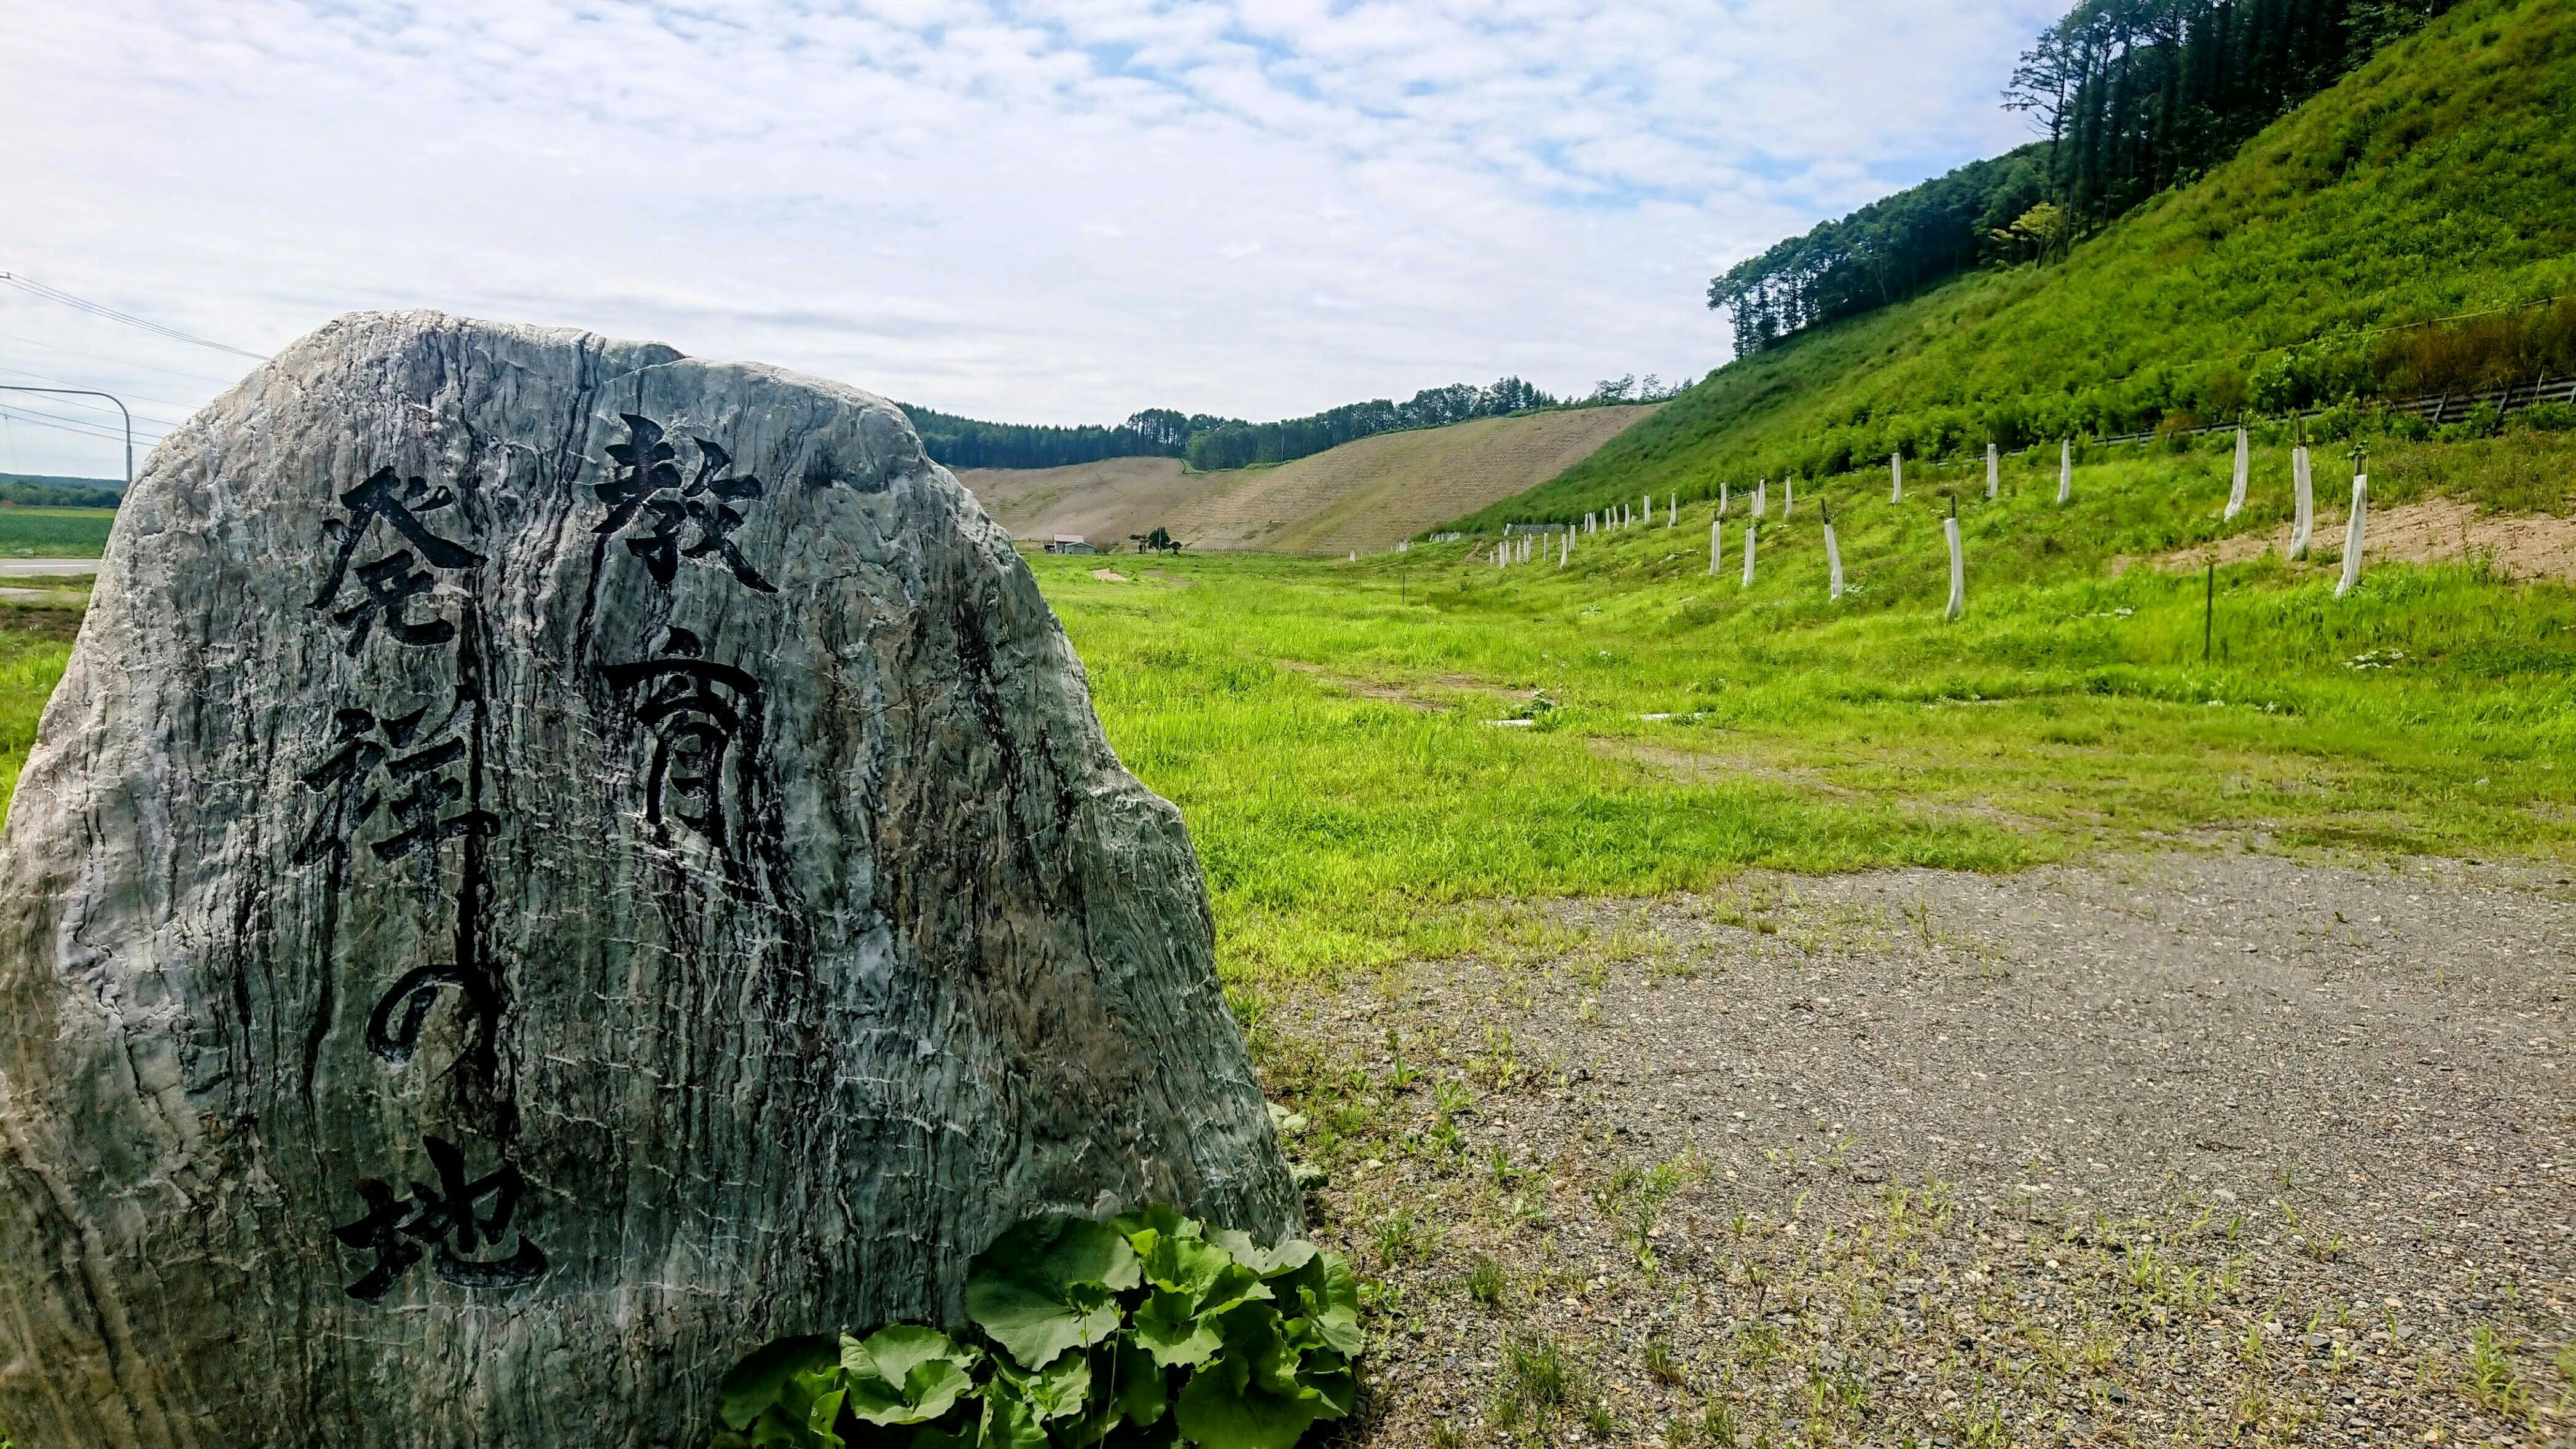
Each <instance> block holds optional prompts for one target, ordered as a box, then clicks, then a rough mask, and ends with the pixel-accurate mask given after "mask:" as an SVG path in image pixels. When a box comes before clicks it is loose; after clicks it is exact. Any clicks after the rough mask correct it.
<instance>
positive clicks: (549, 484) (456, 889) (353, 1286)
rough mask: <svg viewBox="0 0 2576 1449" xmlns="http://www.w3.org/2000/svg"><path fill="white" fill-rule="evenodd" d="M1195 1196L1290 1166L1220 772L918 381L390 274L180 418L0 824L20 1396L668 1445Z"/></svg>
mask: <svg viewBox="0 0 2576 1449" xmlns="http://www.w3.org/2000/svg"><path fill="white" fill-rule="evenodd" d="M1149 1200H1167V1201H1174V1202H1177V1203H1179V1204H1181V1205H1182V1206H1184V1207H1185V1208H1188V1209H1189V1210H1191V1211H1194V1212H1196V1213H1199V1214H1202V1215H1205V1216H1208V1217H1211V1218H1214V1219H1217V1220H1220V1221H1225V1222H1228V1223H1234V1224H1240V1225H1242V1226H1244V1227H1247V1228H1250V1229H1252V1230H1254V1231H1256V1232H1257V1233H1265V1234H1266V1233H1276V1232H1278V1231H1281V1230H1284V1229H1288V1228H1291V1227H1294V1226H1295V1225H1296V1220H1297V1217H1298V1212H1297V1202H1296V1197H1295V1193H1294V1190H1293V1188H1292V1186H1291V1184H1290V1181H1289V1178H1288V1176H1287V1173H1286V1170H1285V1166H1284V1164H1283V1162H1282V1161H1281V1159H1280V1157H1279V1155H1278V1149H1277V1145H1276V1142H1275V1140H1274V1139H1273V1137H1272V1136H1271V1133H1270V1129H1269V1125H1268V1118H1267V1113H1266V1111H1265V1110H1264V1108H1263V1106H1262V1103H1261V1100H1260V1096H1259V1093H1258V1090H1257V1088H1256V1086H1255V1084H1254V1082H1253V1079H1252V1076H1251V1072H1250V1068H1249V1065H1248V1063H1247V1061H1246V1059H1245V1056H1244V1052H1243V1048H1242V1044H1241V1040H1240V1038H1239V1037H1238V1036H1237V1035H1236V1034H1235V1031H1234V1028H1233V1026H1232V1024H1231V1021H1230V1019H1229V1018H1228V1017H1227V1015H1226V1013H1225V1009H1224V1005H1223V1002H1222V999H1221V997H1220V995H1219V993H1218V991H1217V987H1216V982H1215V979H1214V975H1213V969H1212V961H1211V944H1210V928H1209V922H1208V918H1207V914H1206V907H1205V903H1204V894H1203V891H1202V888H1201V886H1200V884H1199V879H1198V875H1197V870H1196V866H1195V863H1194V861H1193V859H1192V856H1191V853H1190V850H1189V844H1188V840H1187V838H1186V836H1185V834H1184V833H1183V831H1182V828H1181V825H1180V822H1179V819H1178V816H1177V815H1176V814H1175V813H1174V812H1173V811H1172V809H1171V808H1170V807H1169V806H1168V805H1166V804H1164V803H1163V802H1161V801H1159V800H1156V799H1155V798H1154V797H1152V796H1151V795H1150V794H1148V793H1147V792H1146V791H1145V790H1144V789H1143V788H1142V787H1141V786H1139V785H1138V784H1137V783H1136V782H1135V781H1134V780H1133V779H1132V778H1130V777H1129V776H1128V775H1127V774H1126V773H1125V771H1124V770H1122V769H1121V768H1120V767H1119V765H1118V763H1117V761H1116V759H1115V758H1114V757H1113V756H1112V755H1111V754H1110V752H1109V749H1108V746H1107V744H1106V742H1105V741H1104V739H1103V738H1102V736H1101V734H1100V731H1099V727H1098V725H1097V723H1096V722H1095V721H1094V720H1093V718H1092V716H1091V712H1090V706H1089V700H1088V696H1087V693H1086V691H1085V688H1084V684H1083V679H1082V674H1081V670H1080V666H1079V665H1078V664H1077V663H1076V662H1075V660H1074V658H1073V656H1072V653H1071V651H1070V650H1069V649H1068V647H1067V646H1066V644H1065V642H1064V638H1063V636H1062V634H1061V632H1060V631H1059V630H1058V629H1057V627H1056V625H1055V622H1054V619H1053V617H1052V615H1051V614H1049V613H1048V611H1047V609H1046V607H1045V605H1044V603H1043V602H1042V601H1041V600H1040V599H1039V598H1038V596H1037V594H1036V591H1035V589H1034V587H1033V585H1032V583H1031V581H1030V579H1029V577H1028V574H1027V572H1026V570H1025V569H1024V568H1022V567H1021V565H1020V564H1019V562H1018V559H1017V557H1016V555H1015V554H1013V552H1012V551H1011V549H1010V545H1009V540H1008V538H1007V536H1006V535H1005V534H1004V533H1003V532H1002V531H1001V530H1000V529H998V528H996V527H995V526H993V525H992V524H991V523H990V521H989V520H987V519H986V518H985V517H984V516H983V514H982V512H981V511H980V510H979V509H978V508H977V507H976V505H975V503H974V501H973V500H972V499H971V498H969V497H968V496H967V495H965V494H964V493H963V492H962V491H960V490H959V489H958V488H957V486H956V484H955V483H954V481H953V480H951V479H950V478H949V477H948V476H947V474H946V473H944V472H943V471H941V470H940V469H938V468H937V467H936V466H935V465H933V464H931V463H930V462H929V461H928V460H927V459H926V458H925V457H924V456H923V454H922V452H921V449H920V444H919V440H918V439H917V437H915V435H914V434H913V432H912V431H911V429H910V427H909V426H908V425H907V424H906V423H905V422H904V420H903V418H902V416H901V414H900V413H899V412H897V411H896V410H895V409H893V408H892V407H891V406H890V405H888V404H886V403H884V402H883V401H881V400H879V399H877V398H874V397H872V396H870V395H868V394H865V393H860V392H856V391H853V390H850V389H846V388H841V387H837V386H834V385H831V384H827V383H821V382H816V381H813V380H811V379H806V378H800V377H796V376H793V375H791V374H787V373H782V372H778V371H775V370H771V369H766V368H759V367H748V366H736V365H725V364H711V363H703V362H698V361H693V360H690V359H686V358H682V357H680V356H679V355H677V354H675V353H673V352H671V351H670V350H669V349H667V348H661V347H656V346H648V345H637V344H625V343H614V342H608V341H604V340H602V339H599V338H596V337H591V336H587V335H584V334H577V333H563V332H542V331H536V330H532V329H525V328H515V327H502V326H492V325H488V324H480V323H473V322H466V321H461V320H458V319H453V318H448V317H442V316H438V315H436V314H427V313H417V314H399V315H379V314H371V315H361V316H356V317H351V318H347V319H344V320H342V321H340V322H337V323H334V324H333V325H332V326H330V327H327V328H325V329H323V330H322V331H321V332H319V333H316V334H315V335H313V336H312V337H309V338H307V339H305V340H304V341H302V342H300V343H298V344H296V345H295V346H294V347H292V348H290V349H288V350H287V351H286V352H285V353H284V354H281V356H280V357H279V358H278V359H277V360H276V361H275V362H273V363H271V364H269V365H267V366H265V367H263V368H261V369H260V370H259V371H258V372H255V373H254V374H253V375H252V376H251V377H250V378H248V379H246V380H245V381H244V382H243V383H242V384H241V385H240V386H239V387H237V388H236V389H235V390H234V391H233V392H231V393H230V394H228V395H227V396H225V397H224V398H222V399H220V400H219V401H217V402H216V403H215V404H213V405H212V406H211V407H209V408H208V409H207V410H206V411H205V412H204V413H202V414H200V415H199V416H198V417H197V418H195V419H193V420H192V421H191V422H190V423H188V424H187V425H186V426H185V427H183V428H181V429H179V430H177V431H176V432H174V433H173V434H171V436H170V437H169V439H168V440H167V441H165V442H164V443H163V445H162V446H161V448H160V449H159V450H158V451H157V452H156V453H155V455H154V457H153V459H152V461H151V463H150V465H149V466H148V467H147V468H146V469H145V471H144V475H143V477H142V478H141V480H140V481H139V482H138V484H137V485H136V487H135V489H134V490H133V492H132V494H131V495H130V497H129V500H128V502H127V503H126V505H125V507H124V508H123V510H122V511H121V513H120V517H119V522H118V530H117V534H116V537H115V539H114V540H113V542H112V543H111V546H110V550H109V556H108V559H107V561H106V566H105V569H104V572H103V574H102V577H101V581H100V585H99V589H98V592H97V601H96V604H95V606H94V608H93V610H92V613H91V616H90V618H89V620H88V623H87V625H86V626H85V629H84V632H83V634H82V637H81V640H80V643H79V645H78V647H77V648H76V650H75V652H74V656H73V660H72V663H71V666H70V669H69V672H68V673H67V674H66V675H65V678H64V681H63V683H62V686H61V687H60V689H59V690H58V692H57V694H56V696H55V698H54V700H53V702H52V704H51V705H50V707H49V708H48V710H47V713H46V716H45V719H44V722H43V725H42V727H41V732H40V737H39V740H38V743H37V746H36V749H35V751H34V753H33V755H32V756H31V758H30V761H29V764H28V766H27V769H26V771H25V774H24V776H23V777H22V780H21V783H20V785H19V788H18V793H17V796H16V799H15V801H14V802H13V804H12V806H11V811H10V818H9V821H8V825H7V831H6V834H5V836H0V1424H6V1425H7V1426H8V1429H9V1432H10V1433H11V1434H12V1435H13V1436H15V1442H16V1444H17V1445H18V1449H72V1446H79V1449H91V1446H153V1449H158V1446H210V1449H211V1446H217V1445H237V1444H253V1443H256V1444H279V1445H285V1444H298V1445H302V1444H334V1445H337V1444H367V1445H394V1446H401V1445H419V1446H435V1449H452V1446H456V1445H464V1444H531V1445H533V1444H601V1445H609V1444H615V1445H638V1446H641V1445H658V1444H671V1445H678V1444H682V1443H686V1442H689V1440H690V1439H691V1437H692V1434H693V1432H694V1430H695V1429H696V1428H697V1427H699V1426H701V1425H703V1424H704V1423H705V1422H706V1421H707V1412H708V1409H709V1406H710V1399H709V1395H710V1393H711V1391H712V1384H713V1381H714V1378H715V1376H716V1375H717V1374H718V1373H720V1372H721V1371H722V1369H723V1367H724V1366H725V1365H727V1364H729V1363H731V1362H732V1361H733V1360H734V1359H735V1357H737V1356H738V1355H739V1354H740V1353H741V1352H742V1351H743V1350H744V1349H746V1348H748V1347H750V1346H752V1345H755V1344H758V1343H761V1342H764V1341H767V1340H769V1339H772V1338H775V1337H778V1336H781V1335H784V1334H789V1333H799V1332H811V1331H818V1330H823V1329H828V1328H831V1327H834V1326H837V1325H841V1324H846V1323H858V1322H879V1321H889V1320H895V1319H914V1320H923V1319H926V1320H932V1321H937V1320H940V1319H943V1318H947V1317H950V1316H951V1315H953V1313H954V1312H955V1311H956V1307H957V1297H956V1295H957V1292H958V1288H959V1276H958V1275H959V1273H960V1272H961V1271H962V1267H963V1265H964V1263H965V1262H966V1261H967V1259H968V1258H970V1257H971V1256H972V1255H973V1254H974V1253H975V1252H976V1251H977V1250H978V1249H980V1248H981V1247H983V1246H984V1244H985V1243H986V1241H988V1240H989V1239H990V1237H991V1236H992V1235H993V1234H994V1233H995V1232H997V1231H999V1230H1000V1229H1001V1228H1002V1227H1004V1226H1006V1225H1008V1224H1009V1223H1012V1222H1015V1221H1018V1220H1020V1219H1022V1218H1025V1217H1028V1216H1031V1215H1033V1214H1035V1213H1039V1212H1043V1211H1050V1210H1053V1211H1076V1212H1091V1211H1101V1210H1108V1209H1111V1208H1115V1207H1123V1206H1127V1205H1133V1204H1138V1203H1143V1202H1146V1201H1149Z"/></svg>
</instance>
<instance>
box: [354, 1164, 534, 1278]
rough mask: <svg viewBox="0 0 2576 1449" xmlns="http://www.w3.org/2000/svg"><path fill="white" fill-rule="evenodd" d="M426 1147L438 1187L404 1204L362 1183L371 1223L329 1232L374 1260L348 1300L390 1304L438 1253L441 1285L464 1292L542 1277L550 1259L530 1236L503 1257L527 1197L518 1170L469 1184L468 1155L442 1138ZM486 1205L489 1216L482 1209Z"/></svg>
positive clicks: (419, 1188) (416, 1190)
mask: <svg viewBox="0 0 2576 1449" xmlns="http://www.w3.org/2000/svg"><path fill="white" fill-rule="evenodd" d="M422 1144H423V1145H424V1146H425V1147H427V1148H428V1150H429V1162H430V1167H431V1169H432V1171H433V1172H434V1173H435V1174H436V1175H437V1178H438V1181H437V1182H436V1183H435V1184H431V1183H425V1182H417V1181H415V1182H414V1183H412V1185H411V1191H412V1195H411V1197H410V1199H408V1200H405V1199H401V1198H397V1197H396V1196H394V1190H393V1189H392V1188H391V1187H389V1186H387V1185H386V1184H385V1183H383V1182H381V1181H379V1180H377V1179H375V1178H372V1177H370V1178H361V1179H359V1181H358V1183H357V1188H358V1195H359V1196H360V1197H362V1198H364V1199H365V1200H366V1204H367V1211H366V1213H365V1215H364V1216H362V1217H360V1218H359V1219H358V1220H357V1221H356V1222H353V1223H346V1224H343V1225H342V1226H339V1227H336V1228H333V1229H332V1230H331V1236H333V1237H335V1238H337V1239H339V1240H340V1242H341V1243H342V1244H344V1245H345V1246H347V1247H351V1248H355V1249H358V1250H359V1251H361V1252H365V1253H371V1254H373V1255H374V1256H375V1261H374V1262H373V1263H372V1264H370V1265H369V1266H368V1268H367V1271H366V1272H365V1273H363V1274H361V1275H360V1276H359V1278H358V1280H357V1281H356V1282H354V1283H351V1284H349V1285H348V1289H347V1292H348V1294H349V1296H350V1297H352V1298H356V1299H359V1300H361V1301H363V1302H369V1303H372V1302H374V1301H376V1300H377V1299H380V1298H382V1297H384V1296H385V1295H386V1294H387V1293H389V1292H391V1291H392V1290H393V1287H394V1285H395V1284H396V1283H399V1282H401V1281H402V1279H403V1277H404V1275H406V1274H408V1273H409V1272H410V1271H411V1270H412V1268H413V1267H414V1266H415V1265H417V1264H418V1263H419V1262H420V1260H421V1259H422V1257H424V1256H426V1255H427V1254H428V1252H429V1251H430V1250H431V1249H434V1250H435V1253H436V1258H435V1260H434V1261H433V1262H432V1264H431V1268H432V1270H433V1271H434V1272H436V1273H437V1274H438V1277H439V1279H440V1281H442V1282H446V1283H450V1284H453V1285H455V1286H457V1287H459V1288H467V1289H506V1288H519V1287H524V1286H526V1285H527V1284H530V1283H534V1282H536V1281H537V1280H538V1279H539V1278H542V1277H544V1276H545V1274H546V1268H547V1262H546V1255H545V1252H544V1250H543V1249H540V1248H539V1247H538V1246H537V1245H536V1244H535V1243H533V1242H531V1241H529V1240H528V1237H527V1235H526V1234H524V1233H520V1234H517V1235H516V1236H517V1238H518V1247H517V1248H516V1249H515V1250H514V1251H512V1252H510V1253H509V1254H507V1255H503V1254H501V1252H500V1249H501V1246H502V1244H503V1243H504V1242H506V1241H508V1240H509V1239H510V1238H511V1237H512V1236H513V1234H512V1232H511V1227H510V1222H511V1219H512V1217H513V1216H514V1215H515V1214H516V1213H517V1212H518V1207H519V1199H520V1197H521V1195H522V1194H524V1193H525V1192H526V1190H527V1184H526V1180H525V1179H524V1178H522V1177H521V1176H520V1174H519V1169H518V1168H517V1167H515V1166H512V1165H511V1164H510V1163H509V1162H507V1161H504V1162H503V1163H502V1164H501V1166H500V1167H499V1168H497V1169H495V1170H494V1171H492V1172H490V1173H487V1174H485V1175H484V1176H482V1177H479V1178H474V1179H472V1180H470V1181H469V1180H468V1179H467V1177H466V1175H465V1154H464V1153H463V1152H462V1151H460V1150H459V1149H458V1148H457V1147H456V1146H455V1144H453V1143H450V1142H448V1141H446V1140H445V1139H443V1138H438V1137H425V1138H423V1139H422ZM487 1202H488V1203H489V1204H490V1207H489V1208H488V1209H486V1208H485V1207H484V1206H483V1205H484V1204H485V1203H487ZM423 1244H427V1245H430V1247H429V1248H424V1247H423V1246H422V1245H423Z"/></svg>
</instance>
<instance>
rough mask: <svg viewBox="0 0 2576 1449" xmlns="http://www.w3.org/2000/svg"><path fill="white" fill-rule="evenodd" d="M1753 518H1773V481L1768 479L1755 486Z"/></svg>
mask: <svg viewBox="0 0 2576 1449" xmlns="http://www.w3.org/2000/svg"><path fill="white" fill-rule="evenodd" d="M1753 516H1754V517H1756V518H1768V517H1770V516H1771V480H1770V479H1768V478H1765V479H1763V480H1762V481H1761V482H1759V483H1756V484H1754V485H1753Z"/></svg>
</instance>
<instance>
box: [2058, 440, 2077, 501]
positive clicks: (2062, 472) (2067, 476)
mask: <svg viewBox="0 0 2576 1449" xmlns="http://www.w3.org/2000/svg"><path fill="white" fill-rule="evenodd" d="M2074 496H2075V440H2074V439H2073V438H2064V439H2061V440H2059V442H2058V444H2057V501H2058V502H2059V503H2064V502H2065V501H2066V500H2067V499H2069V498H2072V497H2074Z"/></svg>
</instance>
